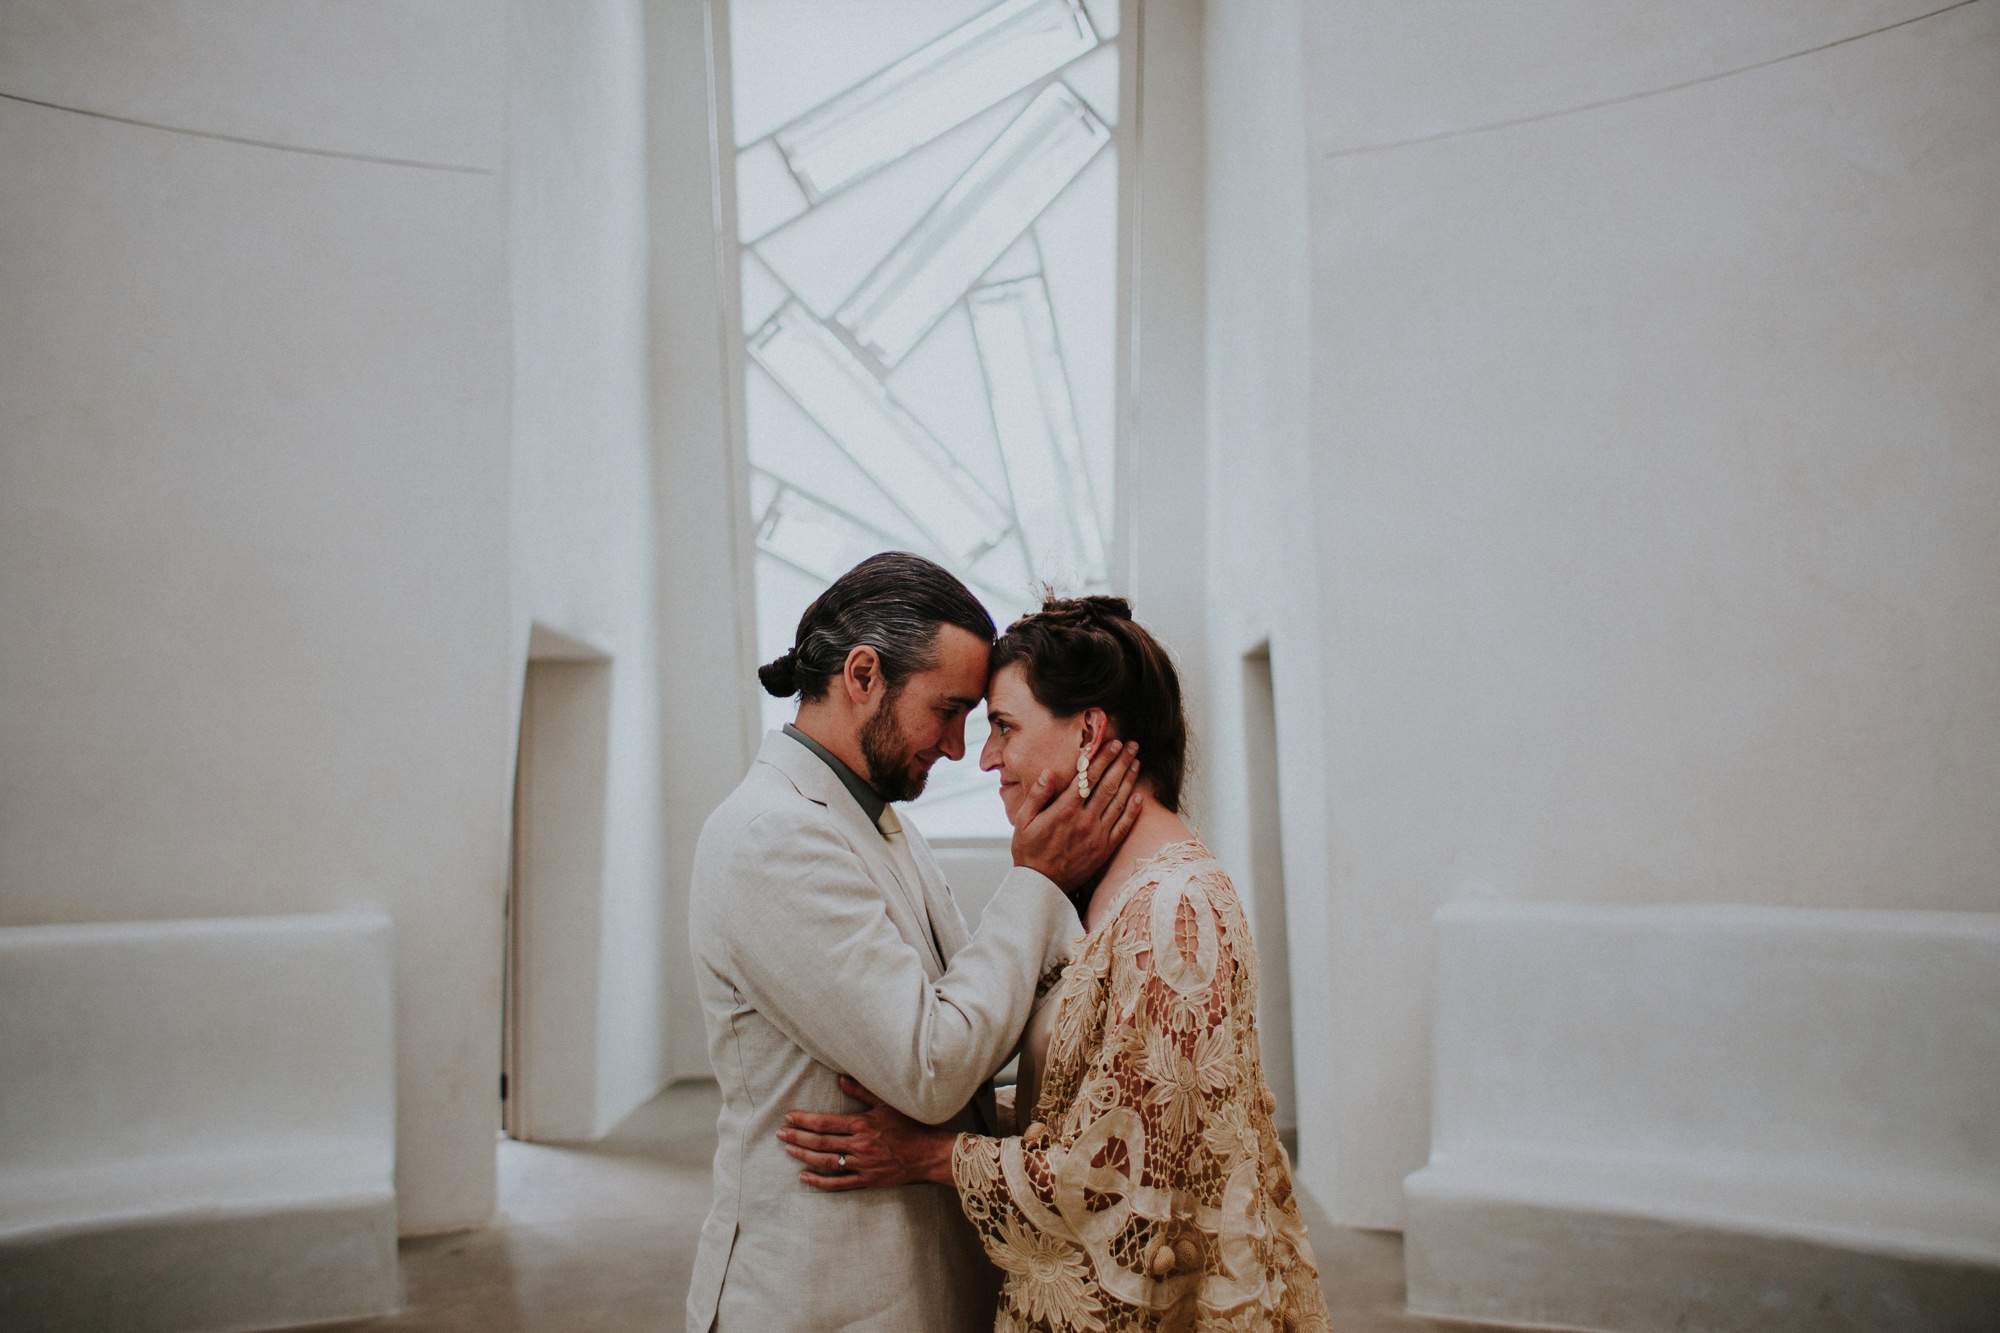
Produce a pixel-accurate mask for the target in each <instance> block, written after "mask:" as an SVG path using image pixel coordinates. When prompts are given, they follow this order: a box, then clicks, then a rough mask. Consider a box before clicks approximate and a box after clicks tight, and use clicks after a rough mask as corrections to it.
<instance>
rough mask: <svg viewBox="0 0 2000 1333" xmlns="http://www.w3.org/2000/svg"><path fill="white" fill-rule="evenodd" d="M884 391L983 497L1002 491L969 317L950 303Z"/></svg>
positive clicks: (1003, 470) (1002, 472)
mask: <svg viewBox="0 0 2000 1333" xmlns="http://www.w3.org/2000/svg"><path fill="white" fill-rule="evenodd" d="M887 383H888V385H889V392H890V393H892V394H894V395H896V401H897V402H899V403H901V404H902V405H903V406H904V407H907V408H908V409H909V410H910V411H911V412H913V413H915V414H916V418H917V420H919V421H921V422H923V423H924V425H925V426H927V427H929V428H930V432H931V434H933V435H935V436H937V437H938V439H939V441H940V442H942V443H943V444H944V446H945V447H946V448H947V449H950V450H951V452H952V455H953V456H954V457H955V458H957V459H958V461H959V462H961V463H963V464H964V465H965V467H966V470H967V471H969V472H970V473H972V475H973V476H974V477H975V478H977V479H978V481H979V484H980V486H981V487H983V488H984V489H985V491H986V493H987V494H988V495H993V496H1005V495H1006V494H1007V465H1006V464H1005V463H1002V462H1001V461H1000V441H999V440H997V439H995V438H994V435H993V414H992V413H991V412H988V411H987V410H986V381H985V372H983V371H981V370H980V368H979V347H978V344H976V343H974V342H973V340H972V320H971V319H970V318H969V317H968V316H967V315H966V313H965V307H964V306H962V305H956V306H953V307H952V308H951V310H950V311H949V312H948V313H947V314H946V315H945V317H944V318H943V319H941V320H939V321H938V322H937V326H936V327H935V328H933V329H932V330H931V331H930V332H929V333H927V334H925V335H924V340H923V341H922V342H920V343H918V344H917V346H916V350H915V351H913V352H911V353H910V354H909V355H908V356H906V357H904V358H903V364H902V365H900V366H897V367H896V372H895V373H894V374H893V375H891V376H889V378H888V380H887Z"/></svg>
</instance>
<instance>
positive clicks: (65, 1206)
mask: <svg viewBox="0 0 2000 1333" xmlns="http://www.w3.org/2000/svg"><path fill="white" fill-rule="evenodd" d="M391 963H392V943H391V927H390V923H389V919H388V918H387V917H385V916H383V915H381V914H380V913H373V912H355V913H325V914H313V915H302V916H286V917H257V918H231V919H221V920H197V921H161V922H124V923H114V924H102V925H70V926H29V927H15V928H9V929H0V1089H4V1090H5V1091H4V1094H0V1311H4V1312H5V1316H6V1317H5V1320H4V1321H0V1322H4V1324H5V1326H6V1327H7V1328H8V1329H9V1330H16V1329H18V1330H29V1329H84V1328H89V1329H98V1328H102V1329H113V1328H115V1329H121V1330H154V1329H157V1330H169V1329H171V1330H178V1331H182V1333H185V1331H188V1330H204V1329H215V1330H221V1329H243V1328H272V1327H279V1326H282V1325H287V1324H300V1323H309V1322H316V1321H321V1320H328V1319H336V1318H349V1317H355V1316H361V1315H369V1314H376V1313H381V1312H383V1311H386V1310H388V1309H391V1308H393V1306H394V1303H395V1298H396V1197H395V1184H394V1171H395V1036H394V1026H393V984H394V983H393V977H392V974H391Z"/></svg>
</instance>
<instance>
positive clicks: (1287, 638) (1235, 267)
mask: <svg viewBox="0 0 2000 1333" xmlns="http://www.w3.org/2000/svg"><path fill="white" fill-rule="evenodd" d="M1204 18H1205V22H1206V31H1205V34H1204V41H1203V87H1204V94H1205V123H1206V137H1207V142H1208V144H1209V155H1208V171H1207V185H1208V189H1207V199H1206V211H1207V223H1206V227H1207V251H1206V253H1207V259H1206V277H1207V299H1206V307H1207V323H1206V330H1205V332H1206V336H1207V376H1208V402H1207V407H1208V413H1207V430H1208V461H1207V469H1206V482H1207V489H1208V522H1209V541H1208V566H1207V598H1208V644H1207V648H1208V672H1207V681H1208V699H1209V706H1208V709H1207V717H1208V725H1207V731H1206V735H1205V737H1204V740H1205V742H1206V744H1205V746H1204V752H1203V758H1204V761H1205V763H1206V765H1207V768H1208V775H1209V777H1208V786H1207V793H1208V812H1207V816H1206V818H1205V819H1204V821H1203V825H1202V832H1203V835H1204V837H1205V838H1206V839H1207V840H1208V842H1209V844H1210V846H1211V848H1212V849H1213V850H1214V851H1215V852H1216V854H1217V855H1218V856H1220V857H1221V858H1222V860H1223V862H1224V864H1225V865H1227V866H1228V867H1229V870H1230V873H1231V874H1232V875H1233V876H1234V877H1235V878H1236V881H1237V884H1238V888H1239V889H1240V890H1241V892H1242V896H1243V900H1244V904H1245V906H1246V907H1247V908H1248V909H1249V910H1250V914H1251V928H1252V930H1253V932H1254V933H1255V934H1256V936H1257V938H1258V942H1259V946H1260V950H1261V951H1263V952H1266V953H1268V952H1269V951H1270V950H1271V948H1272V946H1273V942H1274V941H1276V940H1278V939H1280V938H1285V939H1288V940H1289V942H1290V944H1291V953H1292V955H1293V958H1292V960H1291V961H1292V963H1293V966H1292V967H1291V968H1289V969H1276V970H1274V969H1273V967H1272V966H1271V961H1270V960H1268V959H1267V960H1266V965H1265V967H1264V973H1265V977H1266V981H1267V986H1266V990H1268V989H1269V983H1270V982H1272V981H1276V980H1279V979H1282V978H1284V977H1285V976H1286V974H1287V972H1289V973H1290V976H1291V979H1292V982H1293V986H1294V990H1295V992H1296V991H1297V990H1298V989H1299V988H1303V990H1304V992H1305V993H1307V994H1311V995H1318V996H1319V998H1317V999H1315V1000H1312V1001H1311V1002H1310V1004H1309V1007H1308V1009H1307V1010H1305V1011H1304V1012H1311V1013H1323V1012H1324V1011H1325V1007H1326V1004H1325V999H1324V997H1323V995H1319V989H1320V988H1322V987H1323V985H1324V982H1323V978H1322V976H1321V974H1322V973H1323V971H1324V962H1323V958H1324V948H1323V947H1322V946H1321V945H1320V944H1319V943H1316V942H1315V941H1320V940H1323V939H1324V936H1323V935H1321V936H1315V935H1313V934H1311V933H1310V932H1308V933H1306V934H1303V935H1301V934H1300V933H1299V932H1298V931H1297V930H1296V929H1295V928H1294V927H1293V925H1292V919H1293V918H1295V917H1297V918H1301V919H1303V920H1305V921H1308V922H1310V921H1311V920H1312V919H1314V917H1315V916H1316V908H1317V898H1318V895H1319V891H1320V886H1321V884H1322V882H1323V881H1322V879H1321V876H1320V874H1319V873H1318V872H1317V869H1316V868H1315V867H1312V866H1309V865H1305V864H1302V863H1301V864H1293V862H1295V861H1296V859H1297V858H1296V856H1293V857H1292V858H1291V860H1290V861H1288V863H1287V865H1286V872H1287V874H1286V880H1287V883H1286V888H1287V890H1288V891H1290V892H1291V893H1292V894H1293V896H1294V897H1300V896H1303V898H1304V899H1305V900H1306V901H1304V902H1302V903H1301V904H1300V905H1298V906H1297V907H1291V908H1288V909H1287V911H1286V913H1285V915H1286V918H1287V920H1286V922H1285V923H1284V925H1285V927H1286V929H1285V931H1284V933H1283V935H1282V936H1281V935H1280V932H1279V928H1278V927H1279V924H1280V923H1277V922H1269V921H1264V920H1261V919H1259V905H1260V902H1261V901H1262V900H1263V899H1262V896H1261V895H1260V893H1259V886H1258V885H1257V884H1256V883H1255V882H1254V875H1255V864H1256V858H1255V856H1254V853H1253V848H1252V839H1253V836H1254V825H1253V819H1254V812H1253V811H1252V810H1251V809H1250V804H1249V803H1250V801H1251V800H1252V799H1253V798H1252V796H1251V793H1250V790H1249V786H1250V775H1249V773H1248V770H1247V766H1246V759H1247V756H1248V752H1249V749H1250V745H1251V738H1250V737H1249V736H1248V735H1247V734H1246V730H1245V717H1246V713H1245V709H1246V707H1247V706H1248V705H1249V702H1250V701H1249V700H1248V699H1247V698H1246V696H1245V691H1244V674H1243V673H1244V656H1245V654H1247V653H1249V652H1250V651H1251V650H1253V649H1255V648H1257V647H1258V646H1259V645H1260V644H1265V643H1268V644H1269V645H1270V651H1271V655H1272V680H1273V685H1274V692H1275V695H1276V709H1275V711H1276V713H1277V730H1278V744H1279V762H1280V766H1281V770H1280V785H1281V790H1282V793H1283V796H1284V798H1285V799H1284V800H1283V801H1282V802H1281V805H1282V806H1283V807H1284V808H1283V809H1281V811H1280V816H1281V819H1284V818H1291V819H1298V820H1300V822H1301V825H1302V829H1301V835H1302V836H1297V837H1292V838H1290V839H1289V840H1288V841H1289V842H1291V843H1292V844H1295V845H1302V844H1304V843H1306V842H1307V841H1308V840H1307V838H1306V837H1305V836H1303V835H1304V834H1306V833H1309V832H1310V831H1311V830H1314V829H1317V828H1318V827H1319V825H1320V823H1321V820H1322V818H1323V816H1321V815H1320V813H1319V812H1318V810H1316V809H1312V808H1311V807H1309V806H1307V807H1301V801H1300V798H1301V797H1303V796H1305V795H1306V794H1307V792H1308V789H1309V788H1310V786H1311V784H1312V782H1313V775H1312V773H1311V772H1310V771H1308V770H1306V769H1304V768H1303V767H1302V766H1301V754H1300V751H1301V749H1302V748H1308V747H1302V746H1301V745H1300V744H1299V742H1300V740H1301V739H1302V736H1301V731H1300V725H1301V717H1302V712H1303V706H1302V696H1309V695H1310V694H1311V692H1312V689H1313V688H1314V685H1315V679H1316V678H1315V677H1313V676H1311V675H1309V674H1305V673H1302V672H1301V670H1300V669H1299V666H1298V663H1299V662H1300V660H1301V655H1302V654H1304V655H1305V656H1306V658H1307V659H1308V660H1309V659H1310V658H1311V657H1312V655H1314V654H1316V652H1317V647H1318V645H1317V642H1316V641H1315V640H1313V639H1312V638H1311V637H1310V634H1309V632H1306V633H1302V632H1304V631H1306V627H1307V626H1309V625H1310V623H1311V621H1310V619H1308V618H1306V616H1307V615H1308V614H1309V612H1308V611H1307V610H1306V609H1305V608H1302V607H1301V605H1300V602H1301V599H1302V597H1303V596H1304V592H1303V586H1304V585H1302V583H1301V581H1300V578H1299V573H1300V570H1301V567H1302V566H1303V565H1304V564H1306V563H1307V562H1304V561H1303V560H1302V559H1301V558H1300V554H1299V548H1298V546H1297V545H1296V544H1295V543H1292V542H1289V541H1287V540H1286V538H1285V537H1284V536H1283V535H1281V532H1280V528H1279V518H1278V516H1279V511H1280V497H1281V496H1282V495H1284V494H1286V493H1287V492H1289V491H1292V490H1294V489H1295V488H1296V487H1297V485H1298V471H1297V469H1298V467H1299V464H1300V459H1301V456H1302V455H1303V453H1304V449H1305V444H1306V439H1307V422H1306V409H1307V404H1308V401H1309V398H1310V392H1311V375H1310V369H1309V367H1310V332H1311V330H1310V302H1309V294H1310V288H1311V258H1310V254H1311V251H1310V244H1309V231H1308V218H1307V211H1306V145H1305V88H1304V83H1303V76H1304V70H1303V65H1302V62H1301V59H1300V52H1299V33H1300V26H1299V25H1300V18H1299V9H1298V5H1297V4H1296V3H1294V0H1255V2H1254V3H1252V2H1250V0H1211V3H1209V4H1208V5H1207V6H1206V8H1205V12H1204ZM1302 808H1303V809H1304V810H1305V813H1303V814H1302V813H1301V809H1302ZM1272 1004H1273V1001H1272V998H1271V997H1270V996H1269V995H1266V996H1265V997H1264V1001H1263V1005H1262V1007H1263V1009H1264V1010H1265V1011H1266V1012H1267V1013H1269V1012H1271V1011H1272ZM1267 1028H1268V1025H1267ZM1268 1035H1269V1033H1268V1032H1267V1038H1268ZM1301 1035H1303V1034H1301ZM1294 1045H1295V1046H1297V1047H1298V1048H1299V1053H1300V1056H1301V1057H1302V1058H1301V1059H1299V1060H1297V1061H1290V1060H1288V1058H1287V1057H1286V1055H1285V1054H1284V1053H1283V1052H1278V1053H1277V1054H1276V1055H1274V1054H1273V1053H1272V1051H1271V1049H1270V1044H1269V1041H1268V1039H1267V1043H1266V1054H1265V1059H1266V1063H1267V1065H1272V1066H1274V1068H1271V1069H1268V1070H1267V1074H1268V1075H1269V1076H1271V1077H1272V1080H1273V1082H1272V1086H1273V1090H1274V1091H1278V1092H1279V1095H1280V1097H1281V1099H1282V1097H1283V1095H1284V1090H1283V1089H1282V1087H1281V1081H1282V1074H1281V1072H1280V1068H1279V1067H1278V1066H1282V1065H1283V1064H1290V1065H1292V1069H1291V1073H1292V1075H1293V1077H1294V1079H1295V1080H1296V1079H1303V1078H1305V1077H1307V1076H1308V1075H1313V1074H1316V1073H1317V1072H1318V1066H1320V1065H1321V1063H1322V1062H1321V1061H1319V1060H1317V1059H1315V1058H1314V1051H1313V1049H1312V1047H1311V1046H1310V1044H1309V1043H1307V1042H1304V1041H1300V1040H1298V1039H1297V1038H1296V1037H1295V1041H1294ZM1298 1091H1299V1093H1300V1094H1306V1093H1307V1091H1308V1090H1307V1089H1306V1088H1305V1087H1304V1086H1303V1085H1302V1084H1301V1085H1299V1087H1298ZM1325 1100H1326V1099H1325V1098H1324V1096H1320V1095H1301V1096H1299V1097H1298V1101H1299V1102H1300V1107H1299V1110H1300V1112H1301V1113H1304V1112H1305V1111H1306V1110H1308V1109H1309V1108H1310V1107H1312V1106H1319V1105H1323V1104H1324V1102H1325ZM1323 1141H1324V1136H1323V1135H1320V1136H1318V1137H1316V1138H1309V1137H1307V1136H1306V1135H1304V1134H1303V1133H1302V1137H1301V1146H1300V1165H1301V1168H1302V1169H1303V1168H1304V1167H1305V1166H1306V1165H1307V1164H1308V1163H1310V1162H1312V1161H1313V1160H1314V1159H1315V1158H1316V1157H1317V1156H1318V1155H1319V1153H1320V1147H1321V1143H1322V1142H1323Z"/></svg>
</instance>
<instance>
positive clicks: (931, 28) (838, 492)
mask: <svg viewBox="0 0 2000 1333" xmlns="http://www.w3.org/2000/svg"><path fill="white" fill-rule="evenodd" d="M729 11H730V25H731V28H730V53H731V64H732V73H733V77H734V83H733V89H734V99H735V114H736V126H735V129H736V145H737V156H736V188H737V205H738V220H739V232H740V234H739V239H740V241H741V242H742V245H743V255H742V260H743V319H744V330H743V333H744V338H745V345H746V348H747V350H748V352H749V356H748V364H747V370H746V385H745V387H746V393H747V398H748V423H747V424H748V435H749V446H750V465H751V487H750V505H751V511H752V517H753V519H754V521H755V523H756V525H757V578H756V587H757V630H758V649H759V652H760V654H761V656H762V658H763V659H764V660H766V661H768V660H770V659H771V658H774V657H776V656H778V655H779V654H780V653H782V652H783V651H784V650H785V649H786V648H787V647H789V646H790V645H791V639H792V631H793V627H794V626H795V625H796V624H797V623H798V618H799V615H800V613H801V612H803V611H804V610H805V607H806V605H807V603H808V602H810V601H811V600H812V599H813V598H814V597H816V596H818V594H819V593H820V591H821V590H822V589H824V588H825V587H826V585H827V584H828V583H829V582H830V581H832V579H834V578H835V577H837V576H838V575H839V574H840V573H841V572H842V571H843V570H845V569H847V568H848V567H850V566H851V565H853V564H854V563H855V562H856V561H858V560H860V559H862V558H863V557H865V556H868V555H872V554H874V553H875V552H878V551H887V550H907V551H915V552H917V553H919V554H922V555H926V556H929V557H930V558H932V559H933V560H936V561H938V562H939V563H941V564H943V565H945V566H946V567H947V568H949V569H951V570H952V571H953V572H954V573H956V574H957V575H958V576H959V577H960V578H962V579H964V580H965V581H966V583H967V584H968V585H969V586H970V587H971V588H972V589H973V591H974V592H975V593H977V594H978V595H979V597H980V598H981V599H982V600H983V601H984V602H985V603H986V605H987V607H988V609H989V610H990V611H991V612H992V613H993V618H994V620H995V622H996V623H998V624H1000V625H1002V626H1004V625H1005V624H1006V623H1007V622H1009V621H1010V620H1012V619H1014V618H1015V617H1017V616H1019V615H1021V614H1023V613H1024V612H1026V611H1028V610H1029V609H1031V608H1032V607H1033V606H1034V605H1035V603H1036V602H1037V600H1038V591H1039V589H1040V588H1041V587H1042V586H1043V585H1050V586H1053V587H1055V588H1056V589H1058V590H1059V591H1063V592H1069V593H1075V592H1080V591H1096V590H1101V589H1102V588H1103V587H1104V585H1105V578H1106V572H1107V570H1106V552H1107V549H1108V547H1109V545H1110V534H1111V521H1112V507H1111V501H1112V496H1111V486H1112V444H1113V429H1114V428H1113V417H1114V403H1113V397H1114V393H1115V387H1114V374H1115V361H1116V358H1115V351H1114V340H1115V338H1116V325H1117V314H1116V288H1117V223H1118V166H1117V161H1116V153H1117V150H1116V148H1115V146H1114V145H1113V143H1112V137H1113V129H1114V127H1115V126H1116V123H1117V116H1118V77H1119V71H1118V49H1117V46H1116V44H1115V41H1114V39H1115V37H1116V35H1117V31H1116V30H1117V23H1118V5H1117V0H1087V2H1086V0H1002V3H999V4H994V3H992V0H973V2H972V3H964V2H963V0H959V2H954V0H926V2H925V3H922V4H916V3H876V4H868V5H842V4H828V3H826V2H825V0H732V3H731V4H730V7H729ZM788 716H789V706H788V704H787V703H786V702H785V701H781V700H767V701H766V716H765V723H766V725H767V726H776V725H778V724H779V723H780V722H782V721H785V720H786V719H787V718H788ZM984 736H985V719H984V717H983V715H980V716H976V717H975V718H974V719H973V720H972V723H971V724H970V725H969V726H968V727H967V736H966V743H967V747H968V754H967V757H966V758H965V759H964V760H963V761H961V762H959V763H955V764H940V765H938V767H937V768H936V769H935V770H933V772H932V774H931V781H930V787H929V790H928V791H926V793H925V794H924V796H923V798H922V799H921V800H920V801H918V802H916V803H915V805H914V806H913V807H912V814H913V815H914V816H915V818H916V820H917V822H918V826H919V827H921V828H922V829H923V830H924V832H925V833H926V834H927V835H928V836H930V837H931V838H933V839H962V838H985V837H1005V836H1006V835H1007V833H1008V828H1007V823H1006V819H1005V817H1004V815H1003V814H1002V813H1001V808H1000V802H999V799H998V796H997V794H996V791H997V788H996V780H995V779H993V778H992V777H991V776H990V775H985V774H981V773H980V772H979V769H978V748H979V745H980V744H981V742H982V741H983V740H984Z"/></svg>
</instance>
